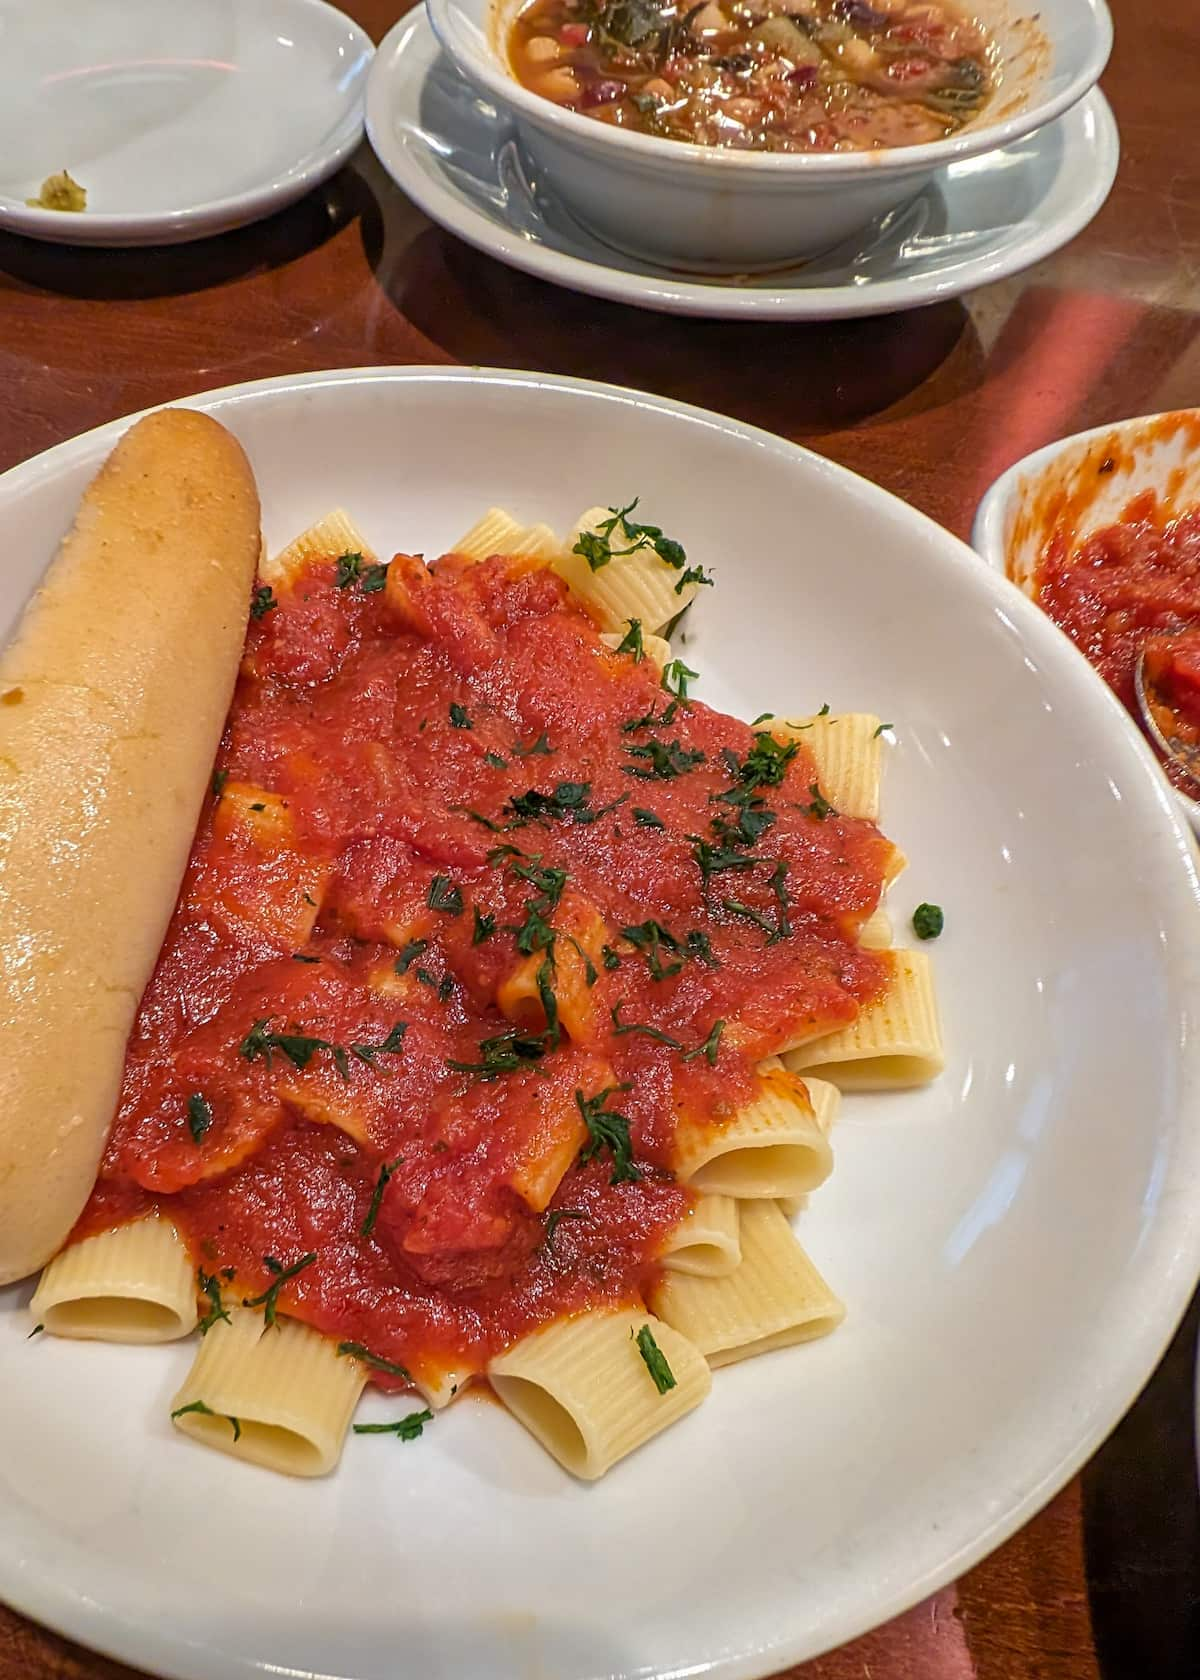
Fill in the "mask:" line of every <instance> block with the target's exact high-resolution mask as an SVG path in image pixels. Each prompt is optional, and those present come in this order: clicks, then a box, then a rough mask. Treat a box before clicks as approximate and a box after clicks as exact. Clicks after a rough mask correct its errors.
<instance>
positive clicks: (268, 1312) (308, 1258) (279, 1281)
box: [242, 1254, 317, 1330]
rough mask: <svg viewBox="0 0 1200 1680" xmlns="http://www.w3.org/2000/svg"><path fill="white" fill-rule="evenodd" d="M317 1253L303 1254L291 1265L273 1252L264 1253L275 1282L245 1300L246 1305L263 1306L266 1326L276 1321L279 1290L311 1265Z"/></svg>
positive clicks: (265, 1264)
mask: <svg viewBox="0 0 1200 1680" xmlns="http://www.w3.org/2000/svg"><path fill="white" fill-rule="evenodd" d="M316 1258H317V1257H316V1255H315V1254H302V1255H301V1256H300V1258H299V1260H293V1261H292V1264H291V1265H290V1266H285V1265H284V1264H283V1262H282V1260H276V1258H275V1256H274V1255H273V1254H264V1255H263V1265H264V1266H265V1267H266V1268H267V1270H268V1271H269V1272H271V1273H272V1274H273V1276H274V1279H275V1281H274V1283H269V1284H268V1285H267V1287H266V1288H265V1289H264V1290H263V1292H262V1294H261V1295H255V1296H254V1297H253V1299H252V1300H247V1301H243V1302H242V1305H243V1306H244V1307H262V1308H263V1309H264V1314H263V1316H264V1318H265V1320H266V1327H267V1329H268V1330H269V1329H270V1328H271V1326H272V1325H273V1324H274V1322H275V1314H276V1312H277V1310H278V1306H279V1291H280V1290H281V1289H282V1288H283V1286H284V1284H285V1283H290V1282H291V1280H292V1278H294V1277H295V1276H296V1275H297V1273H298V1272H302V1271H303V1270H304V1268H305V1266H311V1265H312V1263H313V1261H314V1260H315V1259H316Z"/></svg>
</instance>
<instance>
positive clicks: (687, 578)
mask: <svg viewBox="0 0 1200 1680" xmlns="http://www.w3.org/2000/svg"><path fill="white" fill-rule="evenodd" d="M689 583H695V584H701V585H702V584H707V585H708V586H709V588H711V587H712V579H711V578H710V577H709V575H708V573H707V572H706V571H705V570H704V567H703V566H689V567H688V569H687V571H686V572H684V573H683V575H682V576H681V577H680V579H679V581H678V583H677V584H676V585H675V593H676V595H682V594H683V592H684V590H685V589H686V588H687V586H688V584H689Z"/></svg>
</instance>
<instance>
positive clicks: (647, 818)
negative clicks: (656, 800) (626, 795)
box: [633, 805, 667, 828]
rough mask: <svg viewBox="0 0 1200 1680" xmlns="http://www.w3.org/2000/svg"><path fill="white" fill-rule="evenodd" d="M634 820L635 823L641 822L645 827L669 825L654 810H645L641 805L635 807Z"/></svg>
mask: <svg viewBox="0 0 1200 1680" xmlns="http://www.w3.org/2000/svg"><path fill="white" fill-rule="evenodd" d="M633 820H634V822H635V823H640V824H641V826H642V827H643V828H665V827H666V826H667V825H666V823H665V822H664V821H663V820H662V818H661V817H660V816H657V815H656V814H655V813H654V812H653V811H646V810H643V809H642V807H641V806H640V805H635V806H634V807H633Z"/></svg>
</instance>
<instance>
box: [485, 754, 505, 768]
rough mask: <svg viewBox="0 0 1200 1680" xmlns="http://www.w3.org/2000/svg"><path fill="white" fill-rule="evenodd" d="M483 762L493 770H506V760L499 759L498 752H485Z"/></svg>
mask: <svg viewBox="0 0 1200 1680" xmlns="http://www.w3.org/2000/svg"><path fill="white" fill-rule="evenodd" d="M483 762H484V763H485V764H487V765H489V766H490V767H491V768H492V769H493V770H507V769H508V760H507V759H506V758H501V756H500V754H499V753H498V752H485V753H484V755H483Z"/></svg>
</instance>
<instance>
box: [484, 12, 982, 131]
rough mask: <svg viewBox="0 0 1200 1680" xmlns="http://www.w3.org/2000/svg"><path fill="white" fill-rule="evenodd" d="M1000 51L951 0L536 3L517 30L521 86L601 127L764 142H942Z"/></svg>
mask: <svg viewBox="0 0 1200 1680" xmlns="http://www.w3.org/2000/svg"><path fill="white" fill-rule="evenodd" d="M992 56H993V48H992V45H991V43H990V41H989V39H988V37H987V35H986V34H985V32H984V30H983V29H982V28H981V27H980V25H979V24H978V23H976V22H975V21H974V20H973V19H971V18H969V17H967V16H966V15H965V14H964V13H962V12H960V11H958V10H956V9H955V8H954V7H953V6H951V5H948V4H945V3H944V0H874V3H873V4H867V0H697V3H691V4H689V3H688V0H683V3H681V4H661V3H659V0H602V3H601V0H530V4H529V5H527V6H525V7H524V9H523V10H522V11H521V12H520V13H518V15H517V18H516V20H515V22H514V24H513V27H512V32H511V36H510V40H509V59H510V63H511V67H512V69H513V71H514V73H515V75H516V77H517V79H518V81H520V82H522V83H523V84H524V85H525V86H526V87H527V88H529V89H531V90H532V91H533V92H534V93H539V94H542V95H543V96H544V97H545V98H547V99H552V100H554V101H555V102H556V103H557V104H559V105H564V106H567V107H569V108H570V109H572V110H575V111H579V112H581V113H582V114H583V115H584V116H588V117H593V118H594V119H595V120H596V121H597V122H606V123H612V124H614V125H616V126H617V127H618V128H631V129H636V130H637V131H638V132H639V133H642V134H654V135H658V136H660V137H661V138H663V139H667V140H685V141H689V142H691V143H692V144H694V145H701V146H727V147H736V148H739V149H743V150H749V151H764V152H848V151H871V150H874V149H876V148H878V147H883V146H915V145H919V144H921V143H922V142H924V141H928V140H939V139H943V138H944V137H945V136H947V135H950V134H953V133H954V132H955V131H956V130H957V129H959V128H961V127H962V125H963V124H964V123H965V122H967V121H968V120H969V119H970V118H972V117H974V116H977V115H978V113H979V112H980V111H981V110H982V109H983V107H984V105H985V104H986V102H987V100H988V98H989V95H990V94H991V92H992V85H993V84H992V75H991V70H990V63H991V59H992Z"/></svg>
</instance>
